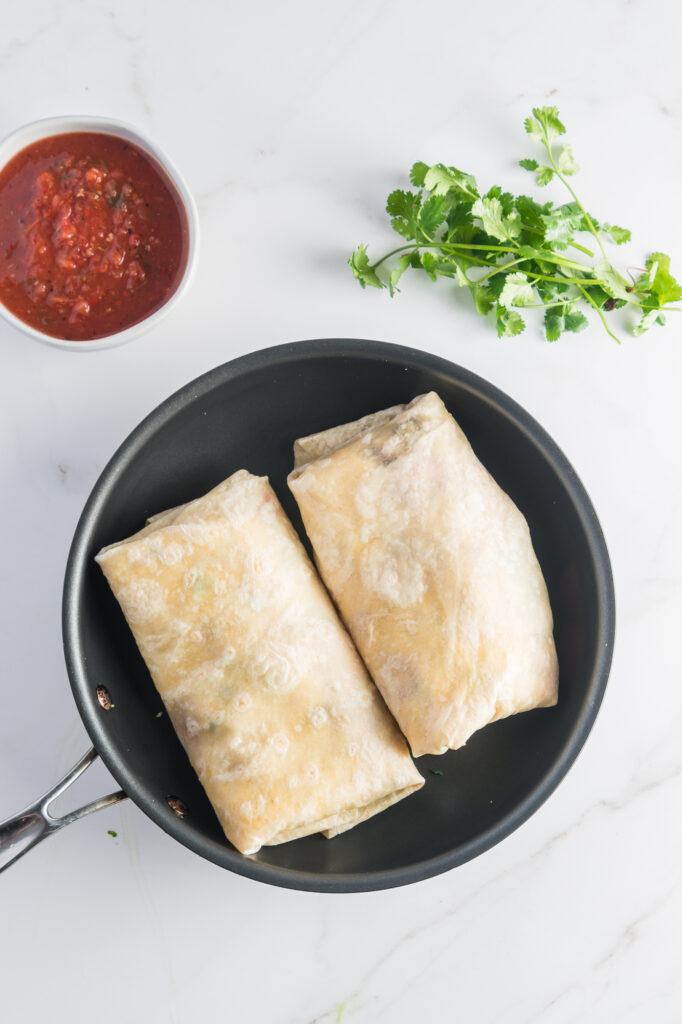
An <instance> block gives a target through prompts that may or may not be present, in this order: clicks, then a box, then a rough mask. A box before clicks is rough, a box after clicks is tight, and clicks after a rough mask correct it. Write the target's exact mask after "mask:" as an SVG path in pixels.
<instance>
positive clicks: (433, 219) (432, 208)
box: [419, 195, 449, 237]
mask: <svg viewBox="0 0 682 1024" xmlns="http://www.w3.org/2000/svg"><path fill="white" fill-rule="evenodd" d="M448 207H449V203H448V199H447V196H437V195H432V196H429V198H428V199H427V200H425V202H424V203H423V204H422V207H421V209H420V211H419V226H420V227H421V229H422V231H423V232H424V234H425V235H428V236H429V237H430V236H432V235H433V233H434V232H435V231H436V229H437V228H438V227H440V225H441V224H443V223H444V221H445V218H446V215H447V212H448Z"/></svg>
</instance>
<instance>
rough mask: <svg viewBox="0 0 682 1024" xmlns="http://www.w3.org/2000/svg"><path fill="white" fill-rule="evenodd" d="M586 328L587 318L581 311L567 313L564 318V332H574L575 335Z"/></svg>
mask: <svg viewBox="0 0 682 1024" xmlns="http://www.w3.org/2000/svg"><path fill="white" fill-rule="evenodd" d="M586 327H587V317H586V316H585V314H584V313H581V312H580V310H579V309H576V310H573V312H571V313H567V314H566V316H565V317H564V330H566V331H573V333H574V334H577V333H578V331H584V330H585V328H586Z"/></svg>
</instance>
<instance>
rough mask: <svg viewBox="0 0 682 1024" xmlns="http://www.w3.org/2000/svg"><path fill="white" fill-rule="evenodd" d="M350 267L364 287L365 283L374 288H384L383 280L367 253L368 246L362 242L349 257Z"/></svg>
mask: <svg viewBox="0 0 682 1024" xmlns="http://www.w3.org/2000/svg"><path fill="white" fill-rule="evenodd" d="M348 262H349V264H350V268H351V270H352V271H353V276H354V277H355V278H357V280H358V281H359V282H360V284H361V285H362V287H363V288H364V287H365V285H368V284H370V285H372V287H373V288H383V287H384V286H383V283H382V281H380V280H379V277H378V276H377V272H376V270H374V268H373V267H371V266H370V264H369V256H368V255H367V246H366V245H363V244H362V243H361V244H360V245H359V246H358V247H357V249H354V250H353V252H352V253H351V254H350V256H349V258H348Z"/></svg>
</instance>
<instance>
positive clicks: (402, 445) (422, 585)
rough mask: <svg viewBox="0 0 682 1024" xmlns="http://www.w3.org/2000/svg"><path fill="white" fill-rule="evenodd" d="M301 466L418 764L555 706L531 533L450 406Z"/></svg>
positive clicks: (390, 420) (368, 651) (389, 414)
mask: <svg viewBox="0 0 682 1024" xmlns="http://www.w3.org/2000/svg"><path fill="white" fill-rule="evenodd" d="M294 456H295V464H294V470H293V472H292V473H291V474H290V476H289V487H290V488H291V490H292V491H293V493H294V495H295V497H296V500H297V502H298V505H299V508H300V510H301V516H302V517H303V523H304V525H305V528H306V531H307V533H308V536H309V538H310V540H311V542H312V545H313V549H314V552H315V558H316V561H317V565H318V568H319V570H320V573H321V575H322V578H323V580H324V582H325V583H326V585H327V587H328V589H329V591H330V593H331V595H332V597H333V598H334V601H335V603H336V606H337V607H338V609H339V611H340V612H341V616H342V618H343V620H344V622H345V623H346V626H347V627H348V630H349V631H350V634H351V636H352V638H353V640H354V641H355V644H356V647H357V649H358V650H359V652H360V654H361V655H362V658H363V660H364V662H365V664H366V666H367V668H368V669H369V671H370V673H371V675H372V677H373V679H374V682H375V683H376V684H377V686H378V688H379V690H380V691H381V693H382V695H383V697H384V699H385V701H386V703H387V705H388V707H389V708H390V710H391V711H392V713H393V715H394V716H395V718H396V721H397V722H398V725H399V726H400V728H401V729H402V731H403V733H404V734H405V736H406V737H407V739H408V741H409V743H410V746H411V748H412V753H413V755H414V756H415V757H416V756H418V755H420V754H427V753H428V754H441V753H443V752H444V751H446V750H448V749H456V748H457V747H460V746H462V745H463V744H464V743H466V741H467V739H468V738H469V737H470V736H471V735H472V733H473V732H475V731H476V730H477V729H480V728H481V727H482V726H484V725H486V724H487V723H488V722H493V721H495V720H496V719H498V718H504V717H506V716H507V715H513V714H515V713H516V712H519V711H526V710H530V709H531V708H537V707H548V706H550V705H552V704H555V703H556V701H557V688H558V666H557V657H556V651H555V647H554V638H553V622H552V612H551V609H550V605H549V598H548V595H547V588H546V586H545V582H544V579H543V576H542V572H541V570H540V566H539V565H538V561H537V558H536V557H535V553H534V551H533V546H532V544H531V538H530V534H529V531H528V525H527V523H526V521H525V519H524V517H523V515H522V514H521V513H520V512H519V510H518V509H517V508H516V506H515V505H514V503H513V502H512V501H511V499H510V498H509V497H508V496H507V495H506V494H505V493H504V491H502V490H501V488H500V487H499V486H498V485H497V483H496V482H495V481H494V480H493V478H492V477H491V476H490V474H489V473H488V472H487V470H486V469H485V468H484V467H483V466H482V465H481V463H480V462H479V460H478V459H477V458H476V456H475V454H474V452H473V450H472V448H471V446H470V445H469V442H468V441H467V439H466V437H465V436H464V434H463V432H462V430H461V429H460V427H459V426H458V425H457V423H456V422H455V420H454V419H453V417H452V416H451V415H450V414H449V412H448V411H447V409H446V408H445V406H444V405H443V402H442V401H441V399H440V398H439V397H438V395H436V394H435V393H433V392H431V393H429V394H426V395H422V396H420V397H418V398H415V399H414V401H412V402H410V403H409V404H408V405H400V406H395V407H394V408H391V409H386V410H384V411H382V412H378V413H375V414H373V415H370V416H366V417H364V418H363V419H361V420H357V421H356V422H354V423H347V424H344V425H342V426H338V427H334V428H332V429H330V430H326V431H324V432H322V433H320V434H314V435H312V436H310V437H305V438H302V439H300V440H298V441H296V443H295V446H294Z"/></svg>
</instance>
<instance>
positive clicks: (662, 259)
mask: <svg viewBox="0 0 682 1024" xmlns="http://www.w3.org/2000/svg"><path fill="white" fill-rule="evenodd" d="M644 266H645V267H646V269H647V271H648V275H647V280H648V289H649V292H650V294H651V295H653V296H655V297H656V299H657V300H658V305H659V307H660V306H663V305H665V303H666V302H679V300H680V299H682V286H680V285H679V283H678V282H677V281H676V280H675V278H674V277H673V276H672V274H671V273H670V257H669V256H666V254H665V253H663V252H653V253H652V254H651V256H649V258H648V259H647V261H646V263H645V264H644Z"/></svg>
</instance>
